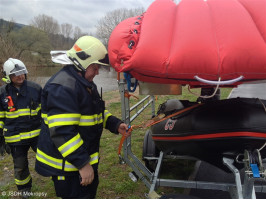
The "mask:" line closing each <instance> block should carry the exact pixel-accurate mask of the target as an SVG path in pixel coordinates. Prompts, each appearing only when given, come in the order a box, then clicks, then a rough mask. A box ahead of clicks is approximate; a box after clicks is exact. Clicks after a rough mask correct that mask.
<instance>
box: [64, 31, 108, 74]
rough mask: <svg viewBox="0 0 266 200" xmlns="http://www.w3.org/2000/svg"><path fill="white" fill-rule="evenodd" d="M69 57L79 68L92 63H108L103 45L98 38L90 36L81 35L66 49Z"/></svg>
mask: <svg viewBox="0 0 266 200" xmlns="http://www.w3.org/2000/svg"><path fill="white" fill-rule="evenodd" d="M67 56H68V57H69V59H70V60H71V61H72V62H73V63H74V64H75V65H76V66H77V67H78V68H79V69H81V70H85V69H87V67H88V66H89V65H91V64H93V63H95V64H100V65H105V66H108V65H109V58H108V54H107V50H106V48H105V46H104V45H103V44H102V42H101V41H100V40H98V39H97V38H95V37H92V36H82V37H81V38H79V39H78V40H77V41H76V43H75V44H74V46H73V47H72V48H71V49H70V50H68V51H67Z"/></svg>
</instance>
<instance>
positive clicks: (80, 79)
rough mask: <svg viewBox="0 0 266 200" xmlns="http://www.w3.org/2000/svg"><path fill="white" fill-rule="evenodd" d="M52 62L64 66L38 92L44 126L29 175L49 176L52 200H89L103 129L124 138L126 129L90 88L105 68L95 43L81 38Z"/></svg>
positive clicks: (99, 45)
mask: <svg viewBox="0 0 266 200" xmlns="http://www.w3.org/2000/svg"><path fill="white" fill-rule="evenodd" d="M61 53H62V52H61ZM52 56H53V54H52ZM53 60H57V61H58V62H59V63H60V62H62V63H64V64H66V63H67V65H66V66H64V68H62V70H60V71H59V72H58V73H56V74H55V75H54V76H52V77H51V79H50V80H49V81H48V82H47V84H46V85H45V87H44V89H43V93H42V115H43V118H44V126H43V127H42V129H41V134H40V137H39V142H38V149H37V154H36V158H37V159H36V166H35V169H36V171H37V172H38V173H39V174H41V175H43V176H52V180H53V182H54V186H55V190H56V194H57V196H58V197H61V198H69V199H70V198H95V195H96V191H97V187H98V183H99V179H98V163H99V146H100V137H101V134H102V131H103V128H106V129H108V130H110V131H111V132H113V133H116V134H118V133H121V134H123V135H125V136H128V135H129V134H130V133H129V131H127V127H128V126H127V125H126V124H125V123H123V122H122V121H121V120H120V119H118V118H116V117H114V116H112V114H111V113H110V112H109V111H108V110H107V109H106V108H105V104H104V101H103V100H102V96H100V95H99V93H98V90H97V86H96V85H95V84H94V82H93V78H94V77H95V76H96V75H98V74H99V67H100V66H108V63H109V60H108V55H107V50H106V48H105V47H104V45H103V44H102V43H101V42H100V41H99V40H98V39H97V38H94V37H91V36H83V37H81V38H79V39H78V40H77V41H76V43H75V44H74V46H73V47H72V48H71V49H70V50H69V51H67V52H65V54H64V55H61V56H60V59H59V58H56V56H55V57H54V58H53Z"/></svg>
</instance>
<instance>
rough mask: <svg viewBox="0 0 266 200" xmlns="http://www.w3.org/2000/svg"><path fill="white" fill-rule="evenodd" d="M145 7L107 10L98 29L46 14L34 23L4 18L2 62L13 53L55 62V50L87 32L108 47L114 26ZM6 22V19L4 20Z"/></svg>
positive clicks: (35, 61)
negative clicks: (93, 30)
mask: <svg viewBox="0 0 266 200" xmlns="http://www.w3.org/2000/svg"><path fill="white" fill-rule="evenodd" d="M143 12H144V9H143V8H137V9H126V8H121V9H116V10H113V11H111V12H108V13H106V15H105V16H104V17H103V18H101V19H99V21H98V23H97V25H96V33H85V32H82V30H81V29H80V28H79V27H78V26H75V27H74V26H73V25H72V24H68V23H64V24H59V23H58V21H57V20H56V19H54V18H53V17H51V16H47V15H44V14H41V15H38V16H36V17H34V18H33V19H32V20H31V23H30V25H21V26H19V27H18V25H17V24H16V23H15V22H14V21H6V23H1V21H0V47H1V48H0V65H1V66H2V65H3V63H4V62H5V61H6V60H7V59H8V58H10V57H12V58H17V59H21V60H23V62H24V63H25V64H26V65H27V66H34V67H38V66H54V64H53V63H52V61H51V58H50V51H51V50H67V49H70V48H71V47H72V46H73V44H74V42H75V41H76V40H77V39H78V38H79V37H81V36H83V35H92V36H96V37H97V38H98V39H100V40H101V41H102V42H103V43H104V44H105V45H106V47H107V45H108V40H109V37H110V35H111V33H112V31H113V29H114V28H115V27H116V26H117V25H118V24H119V23H120V22H121V21H123V20H124V19H126V18H129V17H133V16H138V15H140V14H142V13H143ZM2 22H3V20H2Z"/></svg>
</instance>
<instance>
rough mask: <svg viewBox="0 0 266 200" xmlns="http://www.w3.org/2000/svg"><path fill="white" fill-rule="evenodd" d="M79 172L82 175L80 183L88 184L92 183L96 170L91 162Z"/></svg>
mask: <svg viewBox="0 0 266 200" xmlns="http://www.w3.org/2000/svg"><path fill="white" fill-rule="evenodd" d="M79 174H80V176H81V182H80V185H82V186H87V185H89V184H91V183H92V181H93V179H94V170H93V168H92V166H91V165H90V164H89V163H87V164H86V165H85V166H84V167H82V168H81V169H80V170H79Z"/></svg>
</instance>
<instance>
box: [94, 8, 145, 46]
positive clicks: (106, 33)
mask: <svg viewBox="0 0 266 200" xmlns="http://www.w3.org/2000/svg"><path fill="white" fill-rule="evenodd" d="M143 12H144V8H136V9H126V8H121V9H116V10H114V11H111V12H108V13H107V14H106V15H105V16H104V17H103V18H102V19H100V20H99V21H98V25H96V28H97V30H96V35H97V37H98V38H99V39H101V40H102V42H103V44H104V45H105V46H107V44H108V41H109V37H110V35H111V33H112V31H113V30H114V28H115V27H116V26H117V25H118V24H119V23H120V22H121V21H123V20H125V19H127V18H130V17H134V16H138V15H140V14H142V13H143Z"/></svg>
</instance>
